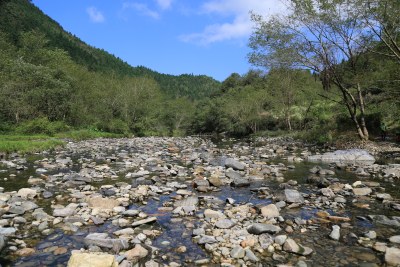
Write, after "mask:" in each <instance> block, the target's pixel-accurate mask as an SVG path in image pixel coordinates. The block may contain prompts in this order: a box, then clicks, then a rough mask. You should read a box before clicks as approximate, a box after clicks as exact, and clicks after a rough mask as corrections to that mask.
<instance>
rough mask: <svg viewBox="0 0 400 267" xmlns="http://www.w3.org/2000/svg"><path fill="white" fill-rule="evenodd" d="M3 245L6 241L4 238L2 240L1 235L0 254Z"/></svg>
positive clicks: (0, 236) (1, 236)
mask: <svg viewBox="0 0 400 267" xmlns="http://www.w3.org/2000/svg"><path fill="white" fill-rule="evenodd" d="M5 245H6V240H5V238H4V236H3V235H0V252H1V251H2V250H3V248H4V247H5Z"/></svg>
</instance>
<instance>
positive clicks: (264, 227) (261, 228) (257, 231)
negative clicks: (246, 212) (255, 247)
mask: <svg viewBox="0 0 400 267" xmlns="http://www.w3.org/2000/svg"><path fill="white" fill-rule="evenodd" d="M281 230H282V229H281V228H280V227H279V226H275V225H272V224H265V223H254V224H252V225H251V226H250V227H249V228H247V232H249V233H250V234H253V235H261V234H263V233H268V234H276V233H279V232H280V231H281Z"/></svg>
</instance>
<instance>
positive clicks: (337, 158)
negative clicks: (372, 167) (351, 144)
mask: <svg viewBox="0 0 400 267" xmlns="http://www.w3.org/2000/svg"><path fill="white" fill-rule="evenodd" d="M307 159H308V161H322V162H327V163H333V162H357V163H364V164H373V163H374V162H375V158H374V157H373V156H372V155H371V154H369V153H368V151H366V150H363V149H349V150H336V151H334V152H327V153H325V154H322V155H313V156H309V157H308V158H307Z"/></svg>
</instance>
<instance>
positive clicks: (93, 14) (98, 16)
mask: <svg viewBox="0 0 400 267" xmlns="http://www.w3.org/2000/svg"><path fill="white" fill-rule="evenodd" d="M86 12H87V13H88V15H89V18H90V20H91V21H92V22H94V23H101V22H104V20H105V18H104V15H103V13H101V11H99V10H98V9H97V8H96V7H93V6H92V7H88V8H87V9H86Z"/></svg>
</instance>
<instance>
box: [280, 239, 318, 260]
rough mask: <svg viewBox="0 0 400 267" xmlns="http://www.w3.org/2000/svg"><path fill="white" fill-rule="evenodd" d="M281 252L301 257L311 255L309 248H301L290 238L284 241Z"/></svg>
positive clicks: (311, 251)
mask: <svg viewBox="0 0 400 267" xmlns="http://www.w3.org/2000/svg"><path fill="white" fill-rule="evenodd" d="M283 250H284V251H287V252H290V253H295V254H299V255H302V256H307V255H310V254H311V253H313V250H312V249H311V248H309V247H304V246H301V245H299V244H297V243H296V242H295V241H294V240H293V239H291V238H288V239H287V240H286V242H285V244H284V245H283Z"/></svg>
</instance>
